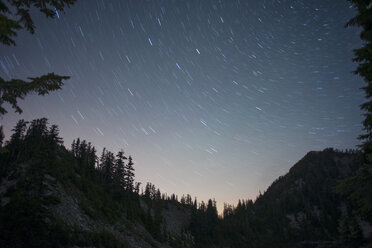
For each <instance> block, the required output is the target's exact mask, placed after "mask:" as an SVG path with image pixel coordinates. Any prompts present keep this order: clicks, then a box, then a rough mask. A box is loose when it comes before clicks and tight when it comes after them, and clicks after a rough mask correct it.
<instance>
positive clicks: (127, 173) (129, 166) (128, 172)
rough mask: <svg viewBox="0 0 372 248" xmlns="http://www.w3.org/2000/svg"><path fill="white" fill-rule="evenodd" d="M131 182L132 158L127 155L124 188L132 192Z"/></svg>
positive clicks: (132, 172) (132, 180) (132, 178)
mask: <svg viewBox="0 0 372 248" xmlns="http://www.w3.org/2000/svg"><path fill="white" fill-rule="evenodd" d="M133 184H134V168H133V159H132V157H131V156H129V158H128V163H127V164H126V166H125V190H126V191H129V192H132V191H133Z"/></svg>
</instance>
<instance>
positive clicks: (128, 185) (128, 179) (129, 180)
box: [125, 156, 155, 193]
mask: <svg viewBox="0 0 372 248" xmlns="http://www.w3.org/2000/svg"><path fill="white" fill-rule="evenodd" d="M133 165H134V164H133V159H132V157H131V156H129V158H128V163H127V164H126V166H125V190H127V191H130V192H132V191H133V184H134V168H133ZM154 193H155V192H154Z"/></svg>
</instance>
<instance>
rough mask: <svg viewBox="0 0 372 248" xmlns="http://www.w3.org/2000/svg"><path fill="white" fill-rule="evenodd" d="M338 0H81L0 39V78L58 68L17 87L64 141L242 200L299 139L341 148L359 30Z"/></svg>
mask: <svg viewBox="0 0 372 248" xmlns="http://www.w3.org/2000/svg"><path fill="white" fill-rule="evenodd" d="M355 14H356V12H355V10H354V9H353V8H351V6H350V5H349V3H348V2H347V1H346V0H345V1H343V0H340V1H334V0H326V1H324V0H316V1H315V0H314V1H305V0H303V1H300V0H297V1H294V0H293V1H284V0H282V1H279V0H277V1H272V0H271V1H256V0H249V1H248V0H240V1H239V0H234V1H233V0H225V1H217V0H216V1H205V0H203V1H201V0H200V1H196V0H195V1H194V0H193V1H181V0H178V1H138V0H133V1H121V0H116V1H114V0H113V1H106V0H104V1H103V0H100V1H93V0H92V1H84V0H78V1H77V3H76V4H75V5H74V6H73V7H72V8H71V9H67V10H66V13H58V15H57V18H56V19H46V18H45V17H44V16H42V15H41V14H39V13H37V12H36V11H35V12H33V17H34V20H35V24H36V33H35V34H34V35H31V34H29V33H27V32H21V33H19V35H18V38H17V39H16V43H17V46H16V47H8V46H4V45H0V76H1V77H3V78H4V79H6V80H9V79H10V78H20V79H25V78H27V77H30V76H40V75H41V74H46V73H48V72H55V73H57V74H60V75H69V76H71V79H70V80H68V81H66V82H65V85H64V86H63V90H60V91H58V92H56V93H52V94H50V95H49V96H46V97H39V96H28V97H26V99H25V101H22V102H21V107H22V108H23V110H24V113H23V114H22V115H19V114H15V113H13V111H12V110H11V109H9V108H7V109H8V110H9V113H8V114H6V115H5V116H4V117H3V118H2V119H1V120H0V121H1V124H3V125H4V129H5V132H6V135H7V136H8V137H9V132H10V129H11V128H12V127H13V126H14V125H15V123H16V121H17V120H19V119H20V118H24V119H26V120H32V119H35V118H40V117H47V118H48V119H49V122H50V123H51V124H54V123H55V124H58V125H59V127H60V129H61V136H62V137H63V138H64V141H65V145H66V146H67V147H70V144H71V142H72V140H73V139H74V138H76V137H81V138H83V139H86V140H88V141H91V142H92V143H93V144H94V145H95V146H96V147H97V148H98V150H99V153H98V155H100V152H101V149H102V148H103V147H106V148H108V149H109V150H112V151H113V152H117V151H118V150H119V149H120V148H123V149H124V151H125V152H126V154H130V155H132V156H133V158H134V163H135V169H136V180H137V181H141V182H142V183H144V184H145V183H146V182H148V181H150V182H152V183H154V184H155V185H156V186H157V187H160V189H161V191H164V192H167V193H173V192H174V193H176V194H178V195H182V194H187V193H189V194H191V195H192V196H197V197H198V199H199V200H204V201H205V200H207V199H208V198H215V199H216V200H217V202H218V206H219V207H221V205H222V204H223V202H227V203H234V204H235V203H236V202H237V200H238V199H239V198H240V199H247V198H250V199H254V198H255V197H256V196H257V194H258V193H259V191H261V192H263V191H264V190H265V189H266V188H267V186H269V185H270V184H271V182H272V181H273V180H275V179H276V178H277V177H278V176H280V175H283V174H285V173H286V172H287V171H288V170H289V168H290V167H291V166H292V165H293V164H294V163H295V162H297V161H298V160H299V159H301V158H302V157H303V156H304V155H305V154H306V153H307V152H308V151H310V150H322V149H324V148H326V147H335V148H339V149H345V148H355V145H357V144H358V143H359V141H358V140H357V136H358V135H359V134H361V133H362V125H361V121H362V116H361V114H362V112H361V110H360V109H359V105H360V104H361V103H362V102H363V101H364V94H363V91H362V90H360V87H362V86H363V81H362V79H361V78H358V77H357V76H355V75H354V74H352V71H353V70H354V69H355V67H356V64H355V63H353V62H352V57H353V52H352V50H353V49H355V48H358V47H360V46H361V42H360V39H359V30H358V29H356V28H349V29H345V28H344V25H345V23H346V22H347V21H348V20H349V19H350V18H351V17H353V16H354V15H355Z"/></svg>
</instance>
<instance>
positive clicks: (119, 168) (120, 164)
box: [114, 150, 127, 190]
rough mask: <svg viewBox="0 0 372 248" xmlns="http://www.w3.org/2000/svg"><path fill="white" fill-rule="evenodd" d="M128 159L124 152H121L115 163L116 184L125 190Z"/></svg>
mask: <svg viewBox="0 0 372 248" xmlns="http://www.w3.org/2000/svg"><path fill="white" fill-rule="evenodd" d="M126 159H127V158H126V157H125V156H124V152H123V150H121V151H119V152H118V153H117V155H116V161H115V172H114V182H115V184H116V185H117V186H119V187H120V188H121V189H123V190H124V188H125V174H126V172H125V160H126Z"/></svg>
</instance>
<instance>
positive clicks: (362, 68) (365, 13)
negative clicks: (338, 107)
mask: <svg viewBox="0 0 372 248" xmlns="http://www.w3.org/2000/svg"><path fill="white" fill-rule="evenodd" d="M349 2H351V3H352V4H353V6H354V7H356V9H357V11H358V12H357V15H356V16H355V17H354V18H352V19H351V20H350V21H349V22H348V23H347V24H346V26H357V27H361V28H362V30H361V33H360V38H361V40H362V41H364V46H363V47H361V48H359V49H356V50H354V54H355V58H354V59H353V60H354V61H355V62H358V67H357V69H356V70H355V71H354V73H355V74H357V75H360V76H361V77H362V78H363V79H364V81H365V82H366V83H367V86H365V87H364V88H363V90H364V91H365V93H366V98H367V102H365V103H364V104H362V105H361V109H362V110H364V111H365V113H364V116H365V119H364V121H363V126H364V131H365V132H366V133H365V134H363V135H361V136H360V137H359V138H360V139H361V140H363V144H362V146H361V147H362V150H363V165H362V166H361V168H360V169H359V171H358V173H357V175H355V176H352V177H349V178H347V179H346V180H344V181H343V182H342V183H341V184H340V185H339V186H338V189H337V190H338V192H339V193H341V194H342V195H345V196H347V197H348V199H349V200H350V202H352V203H354V204H353V205H354V206H353V207H354V209H355V212H356V213H357V214H359V215H361V216H362V217H363V218H364V219H367V220H368V221H370V222H372V164H371V163H372V99H371V98H372V52H371V51H372V1H371V0H365V1H361V0H349Z"/></svg>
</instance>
